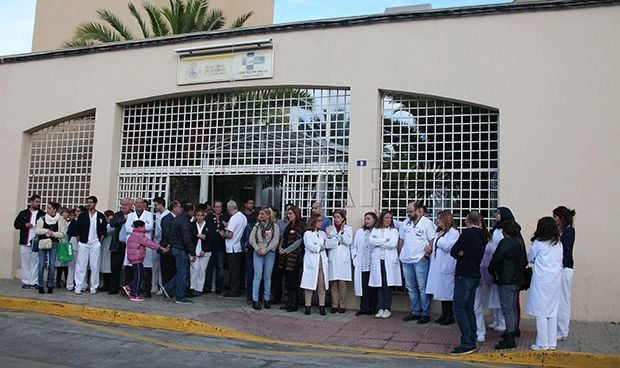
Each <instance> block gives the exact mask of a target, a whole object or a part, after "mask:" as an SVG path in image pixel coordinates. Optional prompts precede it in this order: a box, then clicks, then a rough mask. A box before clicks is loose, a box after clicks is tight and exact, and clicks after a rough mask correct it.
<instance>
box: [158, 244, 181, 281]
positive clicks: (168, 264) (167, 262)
mask: <svg viewBox="0 0 620 368" xmlns="http://www.w3.org/2000/svg"><path fill="white" fill-rule="evenodd" d="M159 265H160V267H161V283H162V285H164V284H166V283H167V282H168V281H170V279H172V278H173V277H174V275H176V273H177V266H176V262H175V260H174V256H173V255H172V252H169V253H161V254H160V257H159Z"/></svg>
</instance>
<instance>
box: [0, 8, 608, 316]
mask: <svg viewBox="0 0 620 368" xmlns="http://www.w3.org/2000/svg"><path fill="white" fill-rule="evenodd" d="M618 24H620V7H618V6H616V3H615V2H611V3H610V2H608V1H587V2H586V1H557V2H545V3H536V4H516V3H515V4H504V5H492V6H479V7H468V8H454V9H439V10H429V11H422V12H413V13H396V14H385V15H375V16H364V17H354V18H340V19H333V20H321V21H313V22H304V23H296V24H286V25H271V26H266V27H253V28H247V29H239V30H229V31H222V32H217V33H211V34H209V33H204V34H193V35H182V36H175V37H168V38H165V39H152V40H147V41H141V42H129V43H119V44H112V45H105V46H95V47H90V48H84V49H76V50H66V51H56V52H49V53H39V54H32V55H23V56H15V57H5V58H3V59H0V85H1V86H2V89H1V90H0V93H1V98H0V112H1V116H2V119H3V121H4V123H5V124H4V127H5V128H4V134H3V136H2V138H1V139H2V144H3V146H4V147H5V151H4V152H5V156H6V157H5V165H4V167H3V173H4V177H5V180H4V181H2V182H1V183H0V190H1V191H2V192H4V193H11V194H10V195H11V198H14V200H13V201H10V202H9V205H8V206H4V207H3V208H2V209H0V217H1V218H3V219H4V222H5V223H7V224H9V223H11V221H12V219H13V218H14V216H15V214H16V213H17V211H18V210H19V209H20V208H22V207H24V206H25V204H26V198H27V197H28V195H30V194H32V193H34V192H38V193H39V194H41V195H42V197H43V200H44V201H47V200H59V201H61V202H62V204H63V205H68V206H75V205H78V204H81V203H82V202H83V201H84V199H85V197H86V196H87V195H89V194H95V195H97V196H98V197H99V199H100V201H99V203H100V205H99V207H100V208H101V209H105V208H104V207H106V208H112V209H116V208H117V207H118V203H119V199H120V198H122V197H125V196H130V197H137V196H144V197H146V198H152V197H153V196H155V195H162V194H163V195H166V196H167V198H169V199H181V200H200V201H204V200H211V199H215V198H219V197H222V196H225V195H229V196H232V197H234V198H236V199H243V198H245V197H247V196H255V197H256V198H257V201H258V202H259V204H270V205H274V206H276V207H278V206H279V207H281V206H282V205H283V204H284V203H287V202H293V203H296V204H298V205H299V206H300V207H301V208H303V209H304V214H308V210H309V207H310V201H311V200H312V199H321V200H322V201H323V202H324V207H325V209H326V213H327V214H329V213H330V211H332V210H333V209H335V208H346V209H347V211H348V219H349V223H350V224H351V225H352V226H353V227H357V226H360V225H361V222H362V221H361V220H362V216H363V214H364V213H365V212H367V211H379V210H382V209H391V210H393V211H394V212H395V213H396V216H397V217H399V218H403V217H404V216H405V207H406V204H407V202H408V201H410V200H413V199H415V200H419V201H422V202H424V203H426V204H427V205H428V207H429V213H430V215H431V216H434V214H436V213H437V212H438V211H440V210H443V209H447V210H451V211H452V212H453V213H455V215H456V216H457V219H458V220H459V221H460V220H461V219H462V218H463V217H464V216H465V215H466V214H467V212H469V211H470V210H480V211H481V212H482V213H483V214H484V215H485V216H486V217H492V216H493V214H494V210H495V208H496V207H497V206H500V205H501V206H507V207H510V208H511V209H512V210H513V212H514V213H515V214H516V216H517V220H518V221H519V222H520V223H521V225H522V226H523V234H524V237H526V238H528V237H529V236H530V235H531V234H532V233H533V231H534V227H535V225H536V222H537V220H538V219H539V218H540V217H542V216H550V215H551V210H552V209H553V208H554V207H556V206H558V205H567V206H569V207H571V208H576V209H577V212H578V216H577V218H576V221H577V222H576V229H577V242H576V246H575V264H576V266H575V280H574V292H573V316H574V318H577V319H582V320H609V321H617V320H618V319H619V317H620V316H619V315H618V311H617V308H615V305H616V304H617V302H619V301H620V300H619V299H618V296H617V293H616V292H615V290H616V289H617V283H616V282H615V280H617V279H618V278H620V271H619V270H618V268H617V267H615V263H616V262H615V260H614V257H610V256H609V255H611V254H613V253H612V252H613V250H615V249H616V248H617V246H616V244H615V243H616V242H617V241H616V240H614V237H612V236H611V235H608V234H610V231H609V225H608V224H609V220H608V217H609V214H613V213H614V210H615V208H617V207H618V205H619V203H618V202H619V198H620V195H619V194H620V193H619V189H618V186H617V185H616V183H617V180H618V178H617V176H618V174H617V170H615V168H617V167H618V166H619V165H618V164H620V162H619V161H620V155H618V154H617V153H616V152H615V146H616V145H617V142H618V137H620V134H619V133H620V127H619V126H618V124H616V123H615V119H614V118H613V116H614V112H615V108H614V107H615V102H616V101H617V99H618V96H619V95H620V93H619V92H620V89H619V88H620V87H619V86H620V74H619V73H618V72H617V65H619V64H620V49H619V48H618V47H616V46H615V44H616V43H617V42H616V41H617V34H618ZM237 62H238V65H237V64H234V63H237ZM226 63H230V64H226ZM233 64H234V65H237V66H235V67H233V69H234V70H232V69H231V70H228V69H227V67H226V65H233ZM222 65H224V66H222ZM229 73H230V74H229ZM222 199H227V198H222ZM0 232H1V233H2V234H4V236H3V239H5V241H4V242H2V243H1V244H0V256H1V257H2V259H4V260H7V261H5V262H4V263H2V264H1V265H0V277H4V278H9V277H14V276H15V274H16V272H18V270H17V268H18V266H19V256H18V255H19V252H18V251H17V249H18V248H17V246H16V244H17V235H16V234H15V232H14V230H13V229H12V228H10V227H8V226H7V227H5V228H4V229H3V230H2V229H0Z"/></svg>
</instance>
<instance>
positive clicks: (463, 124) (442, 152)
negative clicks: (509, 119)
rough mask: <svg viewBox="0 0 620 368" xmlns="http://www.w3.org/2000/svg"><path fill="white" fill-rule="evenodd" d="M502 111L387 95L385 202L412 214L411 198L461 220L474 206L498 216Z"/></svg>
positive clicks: (399, 211)
mask: <svg viewBox="0 0 620 368" xmlns="http://www.w3.org/2000/svg"><path fill="white" fill-rule="evenodd" d="M498 119H499V112H498V111H497V110H494V109H490V108H487V107H481V106H476V105H469V104H464V103H459V102H453V101H449V100H441V99H436V98H431V97H424V96H415V95H396V94H389V93H386V94H384V96H383V123H382V131H383V134H382V145H383V153H382V180H381V204H382V207H383V208H388V209H391V210H393V211H395V213H396V214H397V216H398V217H399V218H404V217H405V216H406V207H407V203H408V202H409V201H411V200H415V201H418V202H422V203H424V204H426V205H427V206H428V209H429V213H430V214H431V215H432V217H433V218H435V216H436V214H437V213H438V212H439V211H442V210H450V211H452V213H453V214H454V215H455V218H456V219H457V220H458V223H459V224H461V225H462V219H463V218H464V216H466V215H467V213H468V212H469V211H471V210H476V211H480V213H481V214H482V215H483V216H485V218H488V219H491V222H492V220H493V213H494V212H493V211H495V209H496V208H497V200H498Z"/></svg>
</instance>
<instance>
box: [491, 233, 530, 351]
mask: <svg viewBox="0 0 620 368" xmlns="http://www.w3.org/2000/svg"><path fill="white" fill-rule="evenodd" d="M502 232H503V233H504V238H503V239H502V240H501V241H500V242H499V245H498V246H497V249H496V250H495V253H493V258H491V262H490V263H489V273H490V274H491V275H493V279H494V282H495V283H496V284H497V291H498V293H499V301H500V304H501V306H502V313H503V314H504V318H505V319H506V332H505V333H504V335H503V339H502V341H500V342H499V343H498V344H497V345H495V349H512V348H515V347H516V346H517V345H516V343H515V339H514V338H515V331H516V321H517V295H518V293H519V288H520V287H521V284H522V283H523V270H524V269H525V267H526V266H527V256H526V254H525V253H524V251H523V249H524V246H523V241H522V240H521V239H520V237H519V234H520V232H521V226H519V224H517V223H516V222H515V221H507V222H505V223H503V224H502Z"/></svg>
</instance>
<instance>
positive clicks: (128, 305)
mask: <svg viewBox="0 0 620 368" xmlns="http://www.w3.org/2000/svg"><path fill="white" fill-rule="evenodd" d="M20 285H21V284H20V282H19V281H16V280H0V295H2V296H6V297H10V298H27V299H34V300H41V301H51V302H55V303H68V304H72V305H78V306H89V307H98V308H105V309H109V310H115V311H126V312H137V313H144V314H147V315H159V316H168V317H175V318H184V319H188V320H192V321H196V322H203V323H206V324H209V325H213V326H219V327H224V328H227V329H232V330H235V331H239V332H242V333H247V334H251V335H255V336H258V337H263V338H266V339H272V340H283V341H288V342H293V343H295V342H296V343H309V344H316V343H318V344H327V345H334V346H341V347H356V348H371V349H387V350H393V351H402V352H415V353H430V354H433V353H435V354H445V353H447V352H449V351H450V350H451V349H452V348H453V347H454V346H456V345H458V343H459V336H460V334H459V331H458V328H457V326H456V325H455V324H453V325H451V326H439V325H437V324H434V323H432V322H431V323H428V324H424V325H417V324H416V323H415V321H413V322H403V321H402V320H401V317H403V316H404V313H394V314H393V316H392V317H391V318H389V319H376V318H374V317H373V316H359V317H356V316H354V312H355V310H349V311H347V313H344V314H339V313H336V314H329V311H328V314H327V315H326V316H320V315H319V313H318V308H313V311H312V315H310V316H306V315H304V314H303V312H302V310H300V311H298V312H293V313H287V312H286V311H282V310H280V309H279V305H274V306H273V307H272V309H270V310H265V309H263V310H260V311H256V310H254V309H252V308H251V307H250V306H248V305H247V304H246V302H245V298H223V297H219V296H215V295H213V294H207V295H203V296H202V297H198V298H194V303H193V304H192V305H178V304H174V303H171V302H170V301H168V300H167V299H165V298H164V297H162V296H154V297H153V298H152V299H146V300H145V301H144V302H142V303H136V302H130V301H129V300H128V299H127V298H126V297H121V296H118V295H114V296H111V295H107V294H105V293H98V294H95V295H90V294H88V293H83V294H82V295H75V294H74V293H73V292H68V291H66V290H55V292H54V294H39V293H38V292H37V291H36V290H32V289H21V288H20ZM0 306H2V305H0ZM302 309H303V308H302ZM76 317H79V316H76ZM175 320H176V319H175ZM113 323H117V321H113ZM118 323H120V324H122V322H118ZM147 327H148V326H147ZM521 331H522V335H521V338H520V339H518V347H517V349H513V350H508V351H502V352H501V353H503V355H505V353H507V352H508V353H511V352H513V353H514V352H521V353H526V352H528V354H529V346H530V345H531V344H532V343H533V342H534V338H535V335H536V332H535V326H534V324H533V320H531V319H524V320H522V324H521ZM499 338H500V337H499V333H496V332H493V331H488V332H487V341H486V342H485V343H482V344H480V345H479V353H496V351H495V349H494V345H495V344H496V343H497V342H498V341H499ZM557 351H558V353H559V352H580V353H594V354H604V355H608V356H612V358H615V359H616V361H617V362H618V363H619V364H620V326H618V325H617V324H615V323H604V322H579V321H573V322H572V324H571V336H570V338H569V340H567V341H564V342H558V350H557ZM537 354H539V355H540V353H537Z"/></svg>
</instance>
